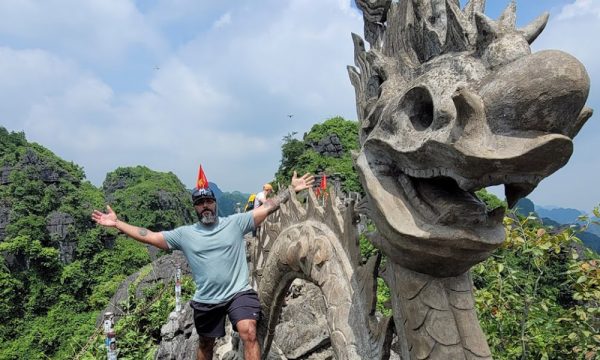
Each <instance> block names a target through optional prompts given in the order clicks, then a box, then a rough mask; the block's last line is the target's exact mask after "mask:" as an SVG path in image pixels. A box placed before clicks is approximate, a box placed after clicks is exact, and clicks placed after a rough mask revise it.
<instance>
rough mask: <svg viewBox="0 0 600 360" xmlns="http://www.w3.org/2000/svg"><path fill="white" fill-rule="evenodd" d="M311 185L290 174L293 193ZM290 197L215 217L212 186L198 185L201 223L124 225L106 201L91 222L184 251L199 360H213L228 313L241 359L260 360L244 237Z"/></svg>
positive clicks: (284, 194)
mask: <svg viewBox="0 0 600 360" xmlns="http://www.w3.org/2000/svg"><path fill="white" fill-rule="evenodd" d="M313 183H314V177H313V176H312V175H310V174H305V175H304V176H302V177H297V174H296V172H294V175H293V176H292V182H291V185H292V188H293V189H294V192H295V193H297V192H299V191H302V190H304V189H307V188H309V187H310V186H311V185H312V184H313ZM294 195H295V194H294ZM290 196H291V194H290V191H289V190H285V191H283V192H281V193H280V194H278V195H277V196H275V197H273V198H271V199H268V200H267V201H266V202H265V203H264V204H263V206H260V207H259V208H256V209H254V210H252V211H249V212H245V213H239V214H233V215H231V216H228V217H218V216H217V201H216V198H215V195H214V193H213V192H212V190H210V189H196V190H195V191H194V192H193V193H192V202H193V204H194V208H195V210H196V214H197V215H198V220H199V221H198V222H197V223H195V224H193V225H186V226H181V227H178V228H176V229H174V230H171V231H161V232H153V231H150V230H148V229H144V228H139V227H136V226H133V225H130V224H127V223H126V222H124V221H121V220H119V218H118V216H117V214H116V213H115V212H114V211H113V210H112V209H111V208H110V206H108V205H107V206H106V209H107V211H106V213H103V212H100V211H98V210H94V212H93V213H92V220H94V221H95V222H96V223H98V224H99V225H102V226H105V227H113V228H116V229H117V230H119V231H121V232H123V233H124V234H126V235H127V236H129V237H131V238H133V239H135V240H137V241H139V242H142V243H145V244H150V245H153V246H156V247H157V248H160V249H163V250H181V251H183V254H184V255H185V257H186V259H187V261H188V263H189V265H190V268H191V271H192V274H193V276H194V281H195V283H196V292H195V294H194V297H193V299H192V301H191V302H190V305H191V307H192V308H193V309H194V324H195V326H196V331H197V332H198V336H199V344H198V353H197V359H198V360H210V359H212V357H213V348H214V344H215V339H216V338H217V337H222V336H224V335H225V316H226V315H227V316H228V317H229V320H230V321H231V324H232V325H233V329H234V330H236V331H237V332H238V333H239V335H240V338H241V339H242V341H243V343H244V358H245V359H246V360H258V359H260V346H259V343H258V339H257V338H256V323H257V321H258V320H259V318H260V313H261V312H260V301H259V299H258V295H257V293H256V291H254V290H253V289H252V288H251V287H250V284H249V283H248V279H249V276H248V264H247V263H246V246H245V243H244V235H245V234H247V233H249V232H251V231H252V230H254V228H256V227H258V226H260V224H261V223H262V222H263V221H264V220H265V219H266V218H267V216H268V215H269V214H271V213H273V212H274V211H276V210H277V209H279V206H280V205H281V204H282V203H283V202H285V201H287V200H288V199H289V198H290Z"/></svg>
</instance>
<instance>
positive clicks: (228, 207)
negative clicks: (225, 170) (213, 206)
mask: <svg viewBox="0 0 600 360" xmlns="http://www.w3.org/2000/svg"><path fill="white" fill-rule="evenodd" d="M208 187H209V188H210V189H211V190H212V191H213V192H214V193H215V196H216V198H217V203H218V207H217V211H218V213H219V216H229V215H231V214H234V213H235V212H236V210H237V207H238V203H239V206H240V207H241V209H243V208H244V205H245V204H246V200H248V196H250V194H245V193H241V192H239V191H233V192H227V191H222V190H221V189H220V188H219V186H218V185H217V184H215V183H214V182H209V183H208Z"/></svg>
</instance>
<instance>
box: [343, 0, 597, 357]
mask: <svg viewBox="0 0 600 360" xmlns="http://www.w3.org/2000/svg"><path fill="white" fill-rule="evenodd" d="M356 3H357V6H358V7H359V8H360V9H361V10H362V11H363V15H364V21H365V38H366V39H367V41H368V42H369V43H370V47H369V48H368V49H367V47H366V46H365V44H364V41H363V40H362V39H361V38H360V37H359V36H357V35H354V36H353V39H354V45H355V64H356V68H355V67H349V69H348V70H349V75H350V79H351V82H352V84H353V85H354V88H355V90H356V105H357V113H358V118H359V122H360V129H361V130H360V135H359V138H360V143H361V150H360V152H359V153H358V154H357V156H356V165H357V169H358V172H359V177H360V180H361V183H362V185H363V188H364V189H365V191H366V193H367V199H366V201H365V202H364V203H363V204H362V205H361V209H360V210H361V211H362V212H363V213H365V214H366V215H367V216H368V217H369V218H371V219H372V220H373V221H374V223H375V225H376V227H377V231H378V233H379V234H378V235H377V236H373V237H372V240H373V242H374V244H375V246H376V247H378V248H379V249H380V250H381V251H382V252H383V253H384V254H385V255H386V257H387V259H388V261H389V262H388V265H389V271H387V272H386V281H387V282H388V284H389V285H390V287H391V289H392V296H393V297H394V299H393V301H392V303H393V304H394V318H395V323H396V329H397V330H398V331H400V329H403V332H404V335H403V336H404V337H405V339H406V343H405V344H402V342H401V348H402V349H401V351H400V353H401V354H404V355H403V356H404V357H410V358H411V359H413V358H419V359H420V358H425V357H427V358H428V359H446V358H453V359H459V358H466V357H469V358H471V357H476V358H480V359H483V358H489V357H490V356H491V355H490V351H489V348H488V347H487V344H486V342H485V336H484V335H483V333H482V332H481V330H480V328H479V325H478V323H477V317H476V315H475V313H474V310H473V302H472V299H471V298H470V297H472V295H471V294H470V291H471V286H472V284H471V280H470V277H469V276H468V275H467V272H468V270H469V269H470V268H471V266H473V265H474V264H476V263H478V262H480V261H482V260H484V259H485V258H486V257H488V256H489V255H490V254H491V252H492V251H493V250H494V249H496V248H497V247H498V246H499V245H500V244H501V243H502V242H503V241H504V236H505V233H504V229H503V226H502V218H503V215H504V214H503V211H502V210H501V209H497V210H494V211H489V210H488V209H487V208H486V206H485V204H483V203H482V202H481V201H479V200H478V199H477V198H476V197H475V195H474V192H475V191H477V190H479V189H482V188H485V187H488V186H492V185H500V184H502V185H504V186H505V193H506V198H507V202H508V204H509V206H510V207H512V206H513V205H514V204H515V203H516V202H517V201H518V200H519V199H520V198H522V197H524V196H526V195H527V194H529V193H530V192H531V191H533V190H534V189H535V187H536V186H537V185H538V184H539V182H540V181H541V180H542V179H544V178H546V177H547V176H550V175H551V174H552V173H554V172H555V171H556V170H558V169H559V168H561V167H562V166H564V165H565V164H566V163H567V161H568V160H569V157H570V156H571V153H572V151H573V144H572V138H573V137H574V136H575V135H576V134H577V133H578V132H579V130H580V129H581V127H582V126H583V124H584V123H585V122H586V121H587V119H588V118H589V117H590V116H591V115H592V111H591V109H589V108H587V107H585V102H586V100H587V96H588V92H589V77H588V75H587V73H586V70H585V68H584V67H583V65H582V64H581V63H580V62H579V61H577V59H575V58H573V57H572V56H570V55H568V54H566V53H563V52H560V51H541V52H538V53H534V54H532V53H531V49H530V47H529V45H530V44H531V43H532V42H533V41H534V40H535V38H536V37H537V36H538V35H539V34H540V33H541V31H542V30H543V28H544V26H545V25H546V21H547V20H548V16H547V14H546V15H542V16H540V17H539V18H538V19H536V20H534V22H532V23H531V24H530V25H528V26H526V27H523V28H517V27H516V25H515V24H516V5H515V4H516V3H515V2H511V3H510V4H509V5H508V6H507V8H506V10H505V11H504V12H503V13H502V14H501V16H500V17H499V18H498V19H497V20H492V19H490V18H488V17H486V16H485V15H483V13H484V8H485V6H484V5H485V1H483V0H472V1H469V2H468V4H467V5H466V6H465V7H464V9H461V8H460V3H459V1H456V0H433V1H425V0H415V1H391V0H357V2H356ZM458 289H460V290H458ZM459 292H460V293H459ZM409 350H410V353H408V352H409Z"/></svg>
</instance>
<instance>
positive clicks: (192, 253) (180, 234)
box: [163, 211, 254, 304]
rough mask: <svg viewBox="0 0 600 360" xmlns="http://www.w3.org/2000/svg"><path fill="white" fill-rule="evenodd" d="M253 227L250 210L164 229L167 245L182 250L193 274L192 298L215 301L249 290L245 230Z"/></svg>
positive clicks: (222, 300)
mask: <svg viewBox="0 0 600 360" xmlns="http://www.w3.org/2000/svg"><path fill="white" fill-rule="evenodd" d="M253 229H254V217H253V216H252V211H249V212H245V213H240V214H234V215H231V216H228V217H225V218H221V217H220V218H219V220H218V222H217V223H216V224H215V225H212V226H206V225H204V224H202V223H200V222H197V223H196V224H194V225H187V226H181V227H178V228H176V229H174V230H171V231H163V235H164V237H165V240H166V241H167V244H168V245H169V248H170V249H172V250H181V251H183V254H184V255H185V257H186V258H187V261H188V263H189V265H190V268H191V270H192V274H193V275H194V281H195V282H196V293H195V294H194V301H198V302H201V303H206V304H218V303H222V302H225V301H228V300H229V299H231V298H232V297H233V296H234V295H235V294H236V293H238V292H240V291H244V290H249V289H250V288H251V287H250V285H249V284H248V263H247V262H246V244H245V242H244V234H246V233H248V232H250V231H252V230H253Z"/></svg>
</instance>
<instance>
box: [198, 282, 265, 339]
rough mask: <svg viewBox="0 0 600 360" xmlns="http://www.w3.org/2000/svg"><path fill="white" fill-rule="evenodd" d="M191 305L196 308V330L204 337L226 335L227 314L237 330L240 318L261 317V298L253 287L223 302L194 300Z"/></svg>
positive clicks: (255, 318) (254, 318)
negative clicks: (210, 302) (207, 302)
mask: <svg viewBox="0 0 600 360" xmlns="http://www.w3.org/2000/svg"><path fill="white" fill-rule="evenodd" d="M190 305H191V307H192V308H193V309H194V325H196V331H197V332H198V335H200V336H204V337H222V336H225V315H228V316H229V321H231V324H232V325H233V330H235V331H237V326H236V325H237V323H238V321H240V320H248V319H249V320H256V321H258V320H259V319H260V300H259V299H258V294H257V293H256V291H254V290H252V289H250V290H247V291H242V292H239V293H237V294H235V296H234V297H233V298H232V299H231V300H229V301H227V302H224V303H221V304H204V303H199V302H196V301H193V300H192V301H191V302H190Z"/></svg>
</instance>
